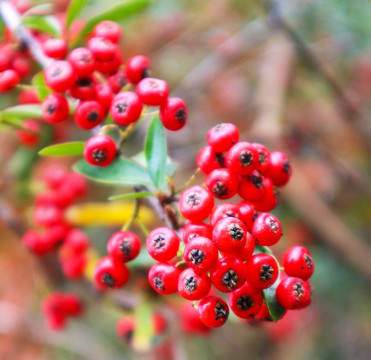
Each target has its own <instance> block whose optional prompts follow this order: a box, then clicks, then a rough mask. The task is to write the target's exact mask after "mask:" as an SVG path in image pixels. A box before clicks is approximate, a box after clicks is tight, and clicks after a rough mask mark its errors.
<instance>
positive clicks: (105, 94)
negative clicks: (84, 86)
mask: <svg viewBox="0 0 371 360" xmlns="http://www.w3.org/2000/svg"><path fill="white" fill-rule="evenodd" d="M112 99H113V92H112V89H111V87H110V86H109V85H107V84H97V85H96V86H95V100H97V101H98V102H99V104H101V106H102V107H103V109H104V111H105V112H107V111H108V110H109V108H110V107H111V103H112Z"/></svg>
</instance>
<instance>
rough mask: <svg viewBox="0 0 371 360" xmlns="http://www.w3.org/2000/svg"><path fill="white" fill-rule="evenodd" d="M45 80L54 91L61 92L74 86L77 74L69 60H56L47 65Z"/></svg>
mask: <svg viewBox="0 0 371 360" xmlns="http://www.w3.org/2000/svg"><path fill="white" fill-rule="evenodd" d="M44 80H45V83H46V85H48V86H49V87H50V88H51V89H52V90H53V91H55V92H58V93H61V92H64V91H66V90H68V89H69V88H71V87H72V86H73V84H74V83H75V81H76V74H75V72H74V70H73V68H72V66H71V64H70V63H69V62H68V61H64V60H56V61H54V62H52V63H51V64H50V65H48V66H47V67H46V69H45V72H44Z"/></svg>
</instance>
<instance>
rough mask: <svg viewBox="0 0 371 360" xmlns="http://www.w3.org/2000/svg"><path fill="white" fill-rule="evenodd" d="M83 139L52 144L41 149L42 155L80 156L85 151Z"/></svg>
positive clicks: (40, 153)
mask: <svg viewBox="0 0 371 360" xmlns="http://www.w3.org/2000/svg"><path fill="white" fill-rule="evenodd" d="M84 146H85V143H84V142H83V141H71V142H66V143H62V144H55V145H50V146H47V147H45V148H43V149H42V150H40V151H39V155H42V156H80V155H83V153H84Z"/></svg>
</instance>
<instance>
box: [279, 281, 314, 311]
mask: <svg viewBox="0 0 371 360" xmlns="http://www.w3.org/2000/svg"><path fill="white" fill-rule="evenodd" d="M276 298H277V301H278V303H279V304H280V305H281V306H282V307H284V308H285V309H289V310H294V309H296V310H298V309H303V308H305V307H307V306H309V305H310V304H311V302H312V296H311V288H310V285H309V282H307V281H304V280H302V279H300V278H296V277H288V278H286V279H284V280H282V281H281V282H280V283H279V284H278V286H277V289H276Z"/></svg>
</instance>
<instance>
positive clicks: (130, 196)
mask: <svg viewBox="0 0 371 360" xmlns="http://www.w3.org/2000/svg"><path fill="white" fill-rule="evenodd" d="M147 196H155V194H154V193H151V192H150V191H139V192H133V193H127V194H120V195H112V196H110V197H109V198H108V200H130V199H139V198H143V197H147Z"/></svg>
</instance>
